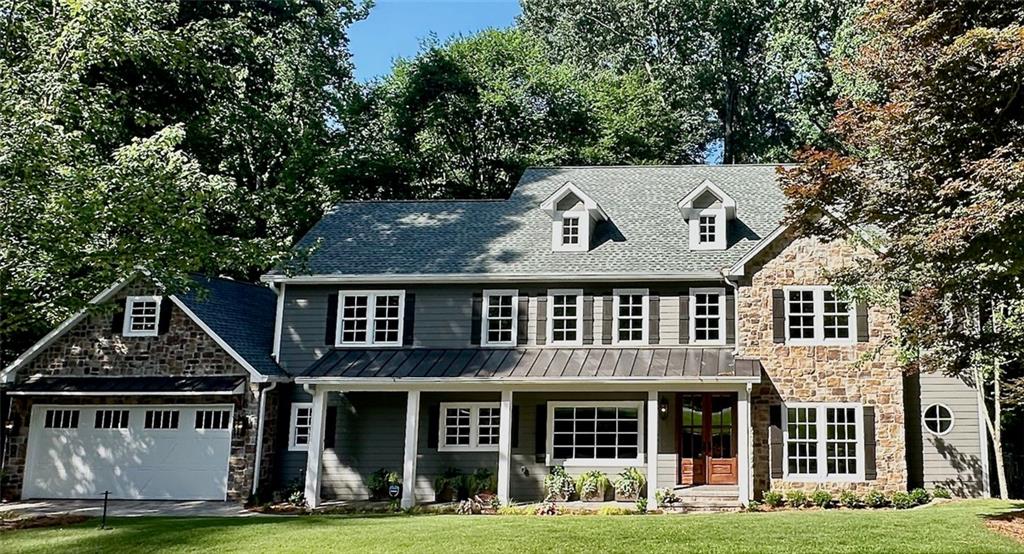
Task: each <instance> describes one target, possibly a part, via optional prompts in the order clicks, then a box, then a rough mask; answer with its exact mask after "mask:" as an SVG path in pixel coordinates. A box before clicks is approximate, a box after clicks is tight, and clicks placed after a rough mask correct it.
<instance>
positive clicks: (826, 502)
mask: <svg viewBox="0 0 1024 554" xmlns="http://www.w3.org/2000/svg"><path fill="white" fill-rule="evenodd" d="M811 503H812V504H814V505H815V506H817V507H819V508H828V507H829V506H831V505H832V493H830V492H828V491H823V490H821V489H818V490H816V491H814V492H813V493H811Z"/></svg>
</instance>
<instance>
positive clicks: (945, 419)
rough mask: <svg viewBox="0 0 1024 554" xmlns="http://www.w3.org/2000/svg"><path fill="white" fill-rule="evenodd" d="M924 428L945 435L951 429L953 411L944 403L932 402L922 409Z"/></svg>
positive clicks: (934, 433) (932, 432) (935, 433)
mask: <svg viewBox="0 0 1024 554" xmlns="http://www.w3.org/2000/svg"><path fill="white" fill-rule="evenodd" d="M921 419H922V421H924V428H925V429H927V430H928V432H929V433H931V434H933V435H939V436H942V435H945V434H946V433H949V432H950V431H951V430H952V429H953V411H952V410H950V409H949V407H948V406H946V405H945V404H932V405H930V406H928V407H927V408H925V409H924V414H923V416H922V418H921Z"/></svg>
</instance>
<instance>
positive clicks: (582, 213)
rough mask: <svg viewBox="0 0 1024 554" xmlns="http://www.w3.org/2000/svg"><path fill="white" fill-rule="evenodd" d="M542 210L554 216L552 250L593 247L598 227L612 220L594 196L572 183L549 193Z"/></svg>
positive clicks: (552, 217)
mask: <svg viewBox="0 0 1024 554" xmlns="http://www.w3.org/2000/svg"><path fill="white" fill-rule="evenodd" d="M540 209H541V210H543V211H544V212H545V213H547V214H548V215H549V216H550V217H551V250H553V251H555V252H586V251H588V250H590V246H591V237H592V236H593V234H594V227H595V226H596V225H597V223H598V222H599V221H605V220H607V219H608V214H606V213H605V212H604V210H602V209H601V206H598V205H597V202H596V201H594V199H593V198H591V197H590V196H589V195H587V193H585V192H583V191H582V190H580V188H579V187H577V186H576V185H574V184H572V183H570V182H566V183H565V184H564V185H562V187H561V188H559V189H558V190H557V191H555V192H554V194H552V195H551V196H548V197H547V199H546V200H544V202H542V203H541V205H540Z"/></svg>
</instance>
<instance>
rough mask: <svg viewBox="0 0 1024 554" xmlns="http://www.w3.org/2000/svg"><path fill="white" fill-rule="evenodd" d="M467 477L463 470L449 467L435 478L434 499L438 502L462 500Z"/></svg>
mask: <svg viewBox="0 0 1024 554" xmlns="http://www.w3.org/2000/svg"><path fill="white" fill-rule="evenodd" d="M465 480H466V478H465V477H464V476H463V475H462V470H460V469H459V468H457V467H449V468H448V469H445V470H444V473H442V474H441V475H440V476H439V477H438V478H437V479H434V500H436V501H437V502H453V501H455V500H461V499H462V497H463V495H462V494H461V493H462V492H463V490H464V489H465V484H464V483H465Z"/></svg>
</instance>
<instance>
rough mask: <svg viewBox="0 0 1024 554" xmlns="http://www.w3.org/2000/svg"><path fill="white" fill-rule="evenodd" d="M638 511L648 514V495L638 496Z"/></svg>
mask: <svg viewBox="0 0 1024 554" xmlns="http://www.w3.org/2000/svg"><path fill="white" fill-rule="evenodd" d="M636 511H638V512H640V513H641V514H646V513H647V497H646V496H638V497H637V499H636Z"/></svg>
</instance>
